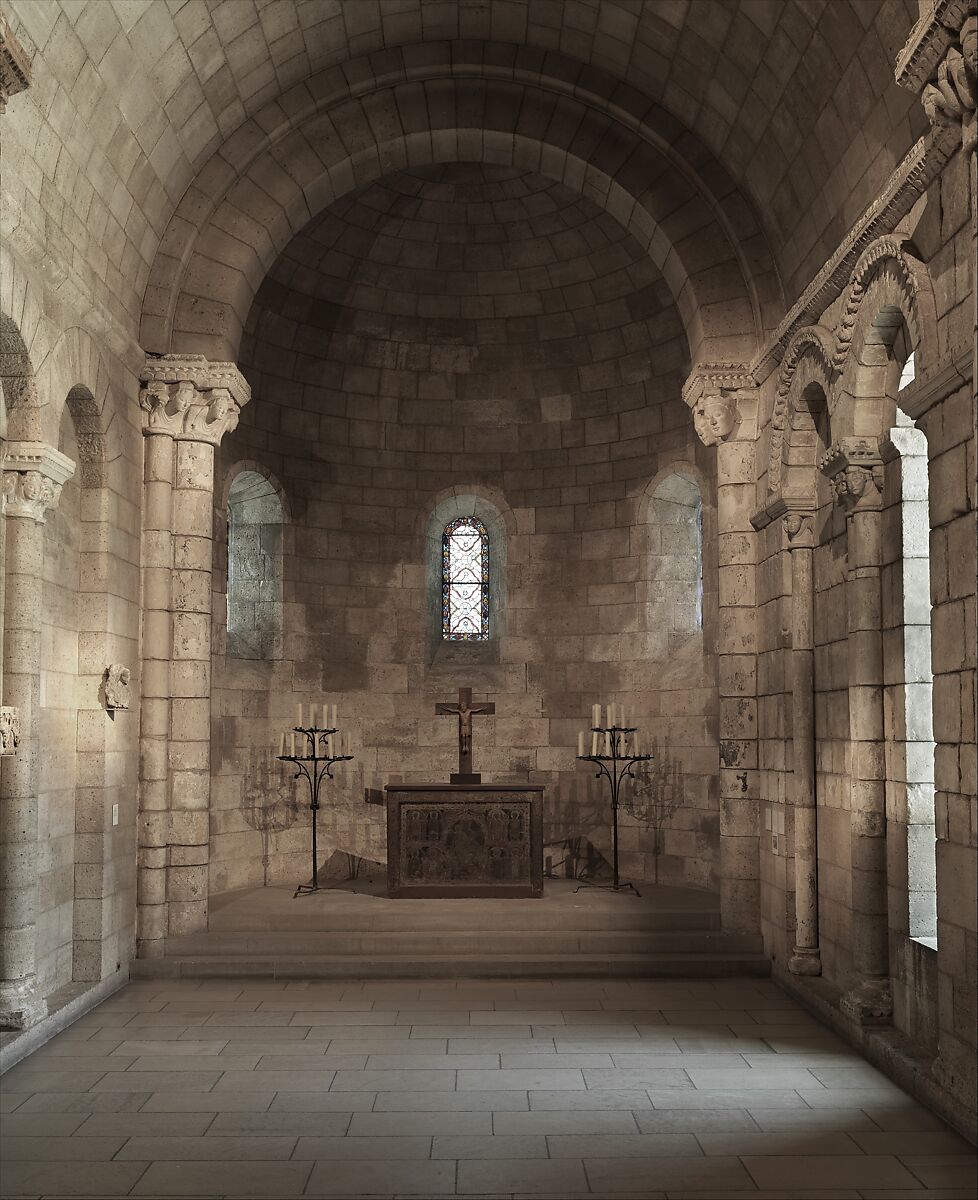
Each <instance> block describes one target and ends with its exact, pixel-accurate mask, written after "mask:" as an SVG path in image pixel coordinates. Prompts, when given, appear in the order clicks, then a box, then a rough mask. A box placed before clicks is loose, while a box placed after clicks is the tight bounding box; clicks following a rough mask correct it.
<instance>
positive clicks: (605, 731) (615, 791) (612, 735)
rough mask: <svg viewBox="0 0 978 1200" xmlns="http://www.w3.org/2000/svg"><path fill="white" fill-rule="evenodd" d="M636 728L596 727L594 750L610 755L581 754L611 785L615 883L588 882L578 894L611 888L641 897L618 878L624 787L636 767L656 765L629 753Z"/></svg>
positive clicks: (578, 889) (593, 740) (648, 755)
mask: <svg viewBox="0 0 978 1200" xmlns="http://www.w3.org/2000/svg"><path fill="white" fill-rule="evenodd" d="M635 730H636V727H635V726H633V725H632V726H626V725H607V726H603V727H602V726H598V725H594V726H592V728H591V733H592V734H593V735H594V734H596V735H597V737H596V738H595V737H592V743H591V748H592V750H594V749H597V750H602V749H603V750H605V751H607V753H604V754H599V753H594V754H579V755H578V756H577V757H578V759H579V760H580V761H581V762H592V763H595V764H596V765H597V768H598V769H597V771H596V772H595V778H596V779H600V778H601V777H602V775H603V776H604V778H605V779H607V780H608V783H609V784H610V785H611V836H612V844H611V845H612V851H611V862H612V882H611V883H594V882H593V881H591V880H588V879H585V880H583V881H582V883H581V886H580V887H578V888H575V891H580V890H581V887H585V886H586V887H604V888H609V889H610V890H611V891H613V892H622V891H624V890H625V889H626V888H629V889H631V891H633V892H634V893H635V895H636V896H641V894H642V893H641V892H640V891H639V890H638V888H637V887H636V886H635V885H634V884H633V883H622V882H621V879H620V877H619V874H618V808H619V796H620V794H621V785H622V782H623V781H624V780H625V779H632V778H634V776H633V775H632V768H633V767H634V766H635V764H636V763H645V762H651V761H652V755H651V754H630V753H629V752H628V745H627V744H628V740H629V737H630V735H631V734H633V733H635Z"/></svg>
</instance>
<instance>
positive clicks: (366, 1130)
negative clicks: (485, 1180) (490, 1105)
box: [348, 1110, 527, 1138]
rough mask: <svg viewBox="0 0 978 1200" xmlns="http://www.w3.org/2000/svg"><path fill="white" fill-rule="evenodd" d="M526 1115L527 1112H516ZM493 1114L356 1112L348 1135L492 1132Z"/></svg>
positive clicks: (375, 1135)
mask: <svg viewBox="0 0 978 1200" xmlns="http://www.w3.org/2000/svg"><path fill="white" fill-rule="evenodd" d="M513 1115H514V1116H521V1117H525V1116H526V1115H527V1114H526V1113H525V1112H524V1113H514V1114H513ZM492 1117H493V1114H492V1113H491V1112H490V1111H489V1110H486V1111H485V1112H369V1113H354V1114H353V1120H352V1121H351V1122H350V1128H349V1130H348V1136H349V1137H351V1138H360V1137H375V1138H376V1137H396V1136H398V1135H409V1134H416V1135H420V1136H428V1137H430V1136H432V1135H433V1134H472V1135H477V1134H491V1133H492Z"/></svg>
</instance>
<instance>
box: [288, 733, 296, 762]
mask: <svg viewBox="0 0 978 1200" xmlns="http://www.w3.org/2000/svg"><path fill="white" fill-rule="evenodd" d="M289 736H290V737H291V738H292V747H291V749H290V750H289V753H290V754H291V755H292V756H293V758H294V757H295V730H293V731H292V733H291V734H290V735H289Z"/></svg>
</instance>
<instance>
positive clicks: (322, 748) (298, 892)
mask: <svg viewBox="0 0 978 1200" xmlns="http://www.w3.org/2000/svg"><path fill="white" fill-rule="evenodd" d="M292 733H293V735H296V734H298V735H299V738H300V739H301V738H305V739H306V751H307V753H305V754H279V755H277V757H278V760H279V762H288V763H294V764H295V768H296V771H295V775H294V776H293V778H294V779H298V778H299V776H300V775H304V776H305V778H306V782H307V783H308V784H309V811H310V812H311V813H312V882H311V883H300V884H299V886H298V887H297V888H296V889H295V891H294V892H293V894H292V899H293V900H294V899H295V898H296V896H302V895H308V894H310V893H312V892H318V891H319V890H320V887H319V855H318V852H317V846H316V814H317V813H318V812H319V788H320V785H321V784H322V782H323V779H325V778H327V777H328V778H330V779H332V778H333V764H334V763H338V762H349V761H350V759H352V758H353V755H352V754H333V752H332V748H331V746H330V740H329V739H330V738H331V737H332V736H333V734H334V733H339V730H338V729H320V728H319V727H318V726H311V727H308V728H303V727H302V726H301V725H296V726H295V727H294V728H293V730H292ZM292 747H293V749H295V736H293V739H292Z"/></svg>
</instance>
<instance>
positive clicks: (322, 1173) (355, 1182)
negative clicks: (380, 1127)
mask: <svg viewBox="0 0 978 1200" xmlns="http://www.w3.org/2000/svg"><path fill="white" fill-rule="evenodd" d="M454 1191H455V1163H453V1162H451V1161H449V1160H445V1161H439V1162H431V1161H427V1162H419V1161H418V1160H417V1159H406V1160H402V1161H396V1160H385V1161H382V1162H371V1161H369V1160H367V1159H357V1160H350V1161H339V1162H334V1161H328V1162H319V1163H316V1164H315V1165H314V1167H313V1170H312V1174H311V1176H310V1178H309V1183H308V1185H307V1187H306V1190H305V1193H304V1194H305V1195H306V1196H343V1197H344V1198H346V1197H349V1196H359V1195H365V1194H366V1195H380V1196H391V1195H397V1196H425V1197H428V1196H443V1195H452V1194H453V1193H454Z"/></svg>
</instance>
